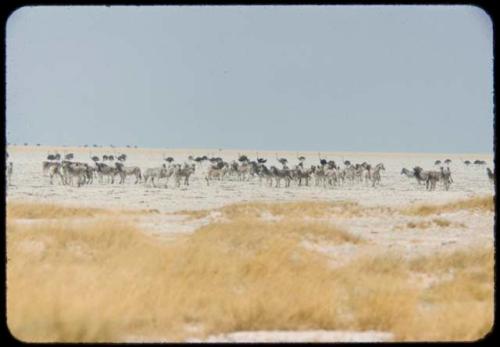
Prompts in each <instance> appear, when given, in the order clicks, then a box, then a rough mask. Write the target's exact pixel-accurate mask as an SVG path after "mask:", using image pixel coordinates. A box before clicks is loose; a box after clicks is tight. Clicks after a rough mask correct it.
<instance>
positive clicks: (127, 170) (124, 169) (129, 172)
mask: <svg viewBox="0 0 500 347" xmlns="http://www.w3.org/2000/svg"><path fill="white" fill-rule="evenodd" d="M115 167H116V168H117V169H118V174H119V175H120V182H119V183H120V184H123V183H125V179H126V178H127V176H135V182H134V184H137V183H139V182H140V180H141V179H142V175H141V169H140V168H139V167H138V166H124V165H123V163H115Z"/></svg>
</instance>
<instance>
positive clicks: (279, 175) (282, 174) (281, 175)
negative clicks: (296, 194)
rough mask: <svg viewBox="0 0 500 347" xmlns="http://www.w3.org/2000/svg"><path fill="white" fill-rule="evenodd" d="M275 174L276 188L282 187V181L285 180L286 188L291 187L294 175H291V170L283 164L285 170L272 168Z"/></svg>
mask: <svg viewBox="0 0 500 347" xmlns="http://www.w3.org/2000/svg"><path fill="white" fill-rule="evenodd" d="M270 171H271V173H272V174H273V177H274V179H275V180H276V188H277V187H279V186H280V181H281V180H282V179H284V180H285V187H290V182H291V181H292V175H291V173H290V169H288V168H287V167H286V165H285V164H283V169H281V170H280V169H278V168H276V166H271V169H270Z"/></svg>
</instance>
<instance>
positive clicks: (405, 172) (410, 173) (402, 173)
mask: <svg viewBox="0 0 500 347" xmlns="http://www.w3.org/2000/svg"><path fill="white" fill-rule="evenodd" d="M401 175H405V176H406V177H409V178H412V177H415V173H414V172H412V171H410V170H408V169H407V168H403V169H401Z"/></svg>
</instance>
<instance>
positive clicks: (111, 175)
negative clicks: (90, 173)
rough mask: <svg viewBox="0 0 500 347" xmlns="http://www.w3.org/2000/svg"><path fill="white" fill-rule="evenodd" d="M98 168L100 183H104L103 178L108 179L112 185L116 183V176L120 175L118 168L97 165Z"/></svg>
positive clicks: (102, 164)
mask: <svg viewBox="0 0 500 347" xmlns="http://www.w3.org/2000/svg"><path fill="white" fill-rule="evenodd" d="M95 164H96V166H97V169H96V173H97V175H98V176H99V182H101V184H102V183H103V177H104V176H106V177H108V180H109V179H110V180H111V184H113V183H115V176H116V174H117V173H118V170H117V168H116V167H112V166H109V165H107V164H104V163H95Z"/></svg>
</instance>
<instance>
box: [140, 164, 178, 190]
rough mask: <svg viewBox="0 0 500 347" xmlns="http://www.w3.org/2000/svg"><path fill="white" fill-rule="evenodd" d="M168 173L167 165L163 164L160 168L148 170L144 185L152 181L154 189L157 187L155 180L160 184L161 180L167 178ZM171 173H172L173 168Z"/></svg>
mask: <svg viewBox="0 0 500 347" xmlns="http://www.w3.org/2000/svg"><path fill="white" fill-rule="evenodd" d="M168 171H169V170H167V165H165V164H162V166H160V167H156V168H149V169H146V171H145V172H144V184H147V183H148V181H149V180H150V179H151V183H152V185H153V187H156V184H155V178H156V180H157V181H158V182H159V181H160V178H165V177H167V172H168ZM170 171H171V172H172V168H171V170H170Z"/></svg>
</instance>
